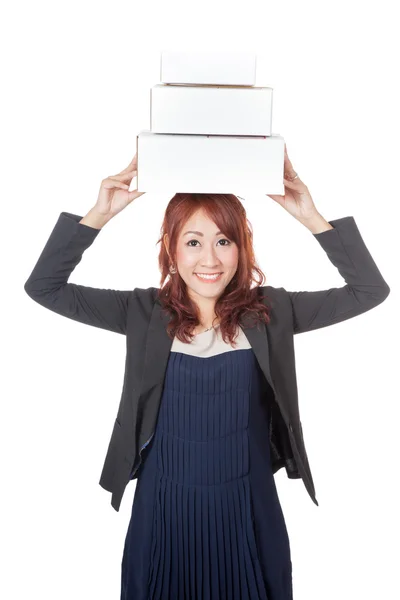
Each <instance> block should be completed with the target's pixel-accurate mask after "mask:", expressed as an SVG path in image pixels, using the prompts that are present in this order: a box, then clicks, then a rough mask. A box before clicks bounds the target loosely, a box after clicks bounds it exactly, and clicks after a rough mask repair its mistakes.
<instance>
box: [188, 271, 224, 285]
mask: <svg viewBox="0 0 400 600" xmlns="http://www.w3.org/2000/svg"><path fill="white" fill-rule="evenodd" d="M195 275H196V277H197V278H198V279H200V280H201V281H204V282H206V283H215V282H216V281H219V280H220V279H221V277H222V275H223V273H217V274H216V275H206V274H204V273H203V274H202V273H195Z"/></svg>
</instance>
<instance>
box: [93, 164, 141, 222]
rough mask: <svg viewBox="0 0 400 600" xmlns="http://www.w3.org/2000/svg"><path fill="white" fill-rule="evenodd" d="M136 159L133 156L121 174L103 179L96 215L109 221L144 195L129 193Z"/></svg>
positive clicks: (135, 168)
mask: <svg viewBox="0 0 400 600" xmlns="http://www.w3.org/2000/svg"><path fill="white" fill-rule="evenodd" d="M136 157H137V155H136V154H135V156H134V157H133V159H132V161H131V162H130V163H129V165H128V166H127V167H126V168H125V169H124V170H123V171H121V173H118V175H110V177H107V178H106V179H103V181H102V182H101V186H100V192H99V196H98V198H97V202H96V205H95V207H94V209H95V211H96V213H98V214H100V215H102V216H104V217H106V218H110V219H111V217H114V216H115V215H116V214H118V213H119V212H121V210H123V209H124V208H126V207H127V206H128V204H130V203H131V202H132V200H135V198H138V197H139V196H142V194H145V193H146V192H138V191H137V190H132V191H130V192H129V187H130V184H131V181H132V179H133V177H135V176H136V174H137V158H136Z"/></svg>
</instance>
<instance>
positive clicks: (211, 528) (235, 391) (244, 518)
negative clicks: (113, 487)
mask: <svg viewBox="0 0 400 600" xmlns="http://www.w3.org/2000/svg"><path fill="white" fill-rule="evenodd" d="M236 342H237V347H236V348H234V347H232V346H231V345H230V344H226V343H225V342H224V341H223V340H222V338H221V337H220V333H219V328H216V329H211V330H210V331H206V332H203V333H200V334H198V335H196V336H195V338H194V341H193V342H192V343H190V344H185V343H183V342H180V340H178V339H177V338H175V339H174V340H173V344H172V347H171V353H170V356H169V360H168V365H167V370H166V375H165V380H164V388H163V393H162V398H161V404H160V410H159V414H158V418H157V425H156V429H155V432H154V435H153V437H152V438H151V441H150V443H149V444H148V446H147V447H146V449H145V451H144V453H142V458H143V462H142V465H141V466H140V471H139V475H138V478H137V483H136V490H135V496H134V501H133V506H132V514H131V518H130V522H129V527H128V531H127V534H126V539H125V545H124V553H123V558H122V565H121V567H122V569H121V600H159V599H160V600H164V599H165V600H167V599H168V600H186V599H187V600H189V599H190V600H225V599H229V600H292V598H293V595H292V563H291V555H290V545H289V538H288V533H287V529H286V525H285V520H284V516H283V513H282V509H281V506H280V502H279V498H278V494H277V490H276V487H275V480H274V476H273V473H272V470H271V464H270V454H269V442H268V403H267V402H266V395H265V393H264V390H265V388H264V387H263V386H264V385H265V383H266V382H265V378H264V375H263V373H262V371H261V369H260V367H259V365H258V361H257V359H256V357H255V355H254V353H253V350H252V348H251V346H250V344H249V342H248V341H247V338H246V337H245V335H244V333H243V331H242V330H241V328H239V336H238V338H236Z"/></svg>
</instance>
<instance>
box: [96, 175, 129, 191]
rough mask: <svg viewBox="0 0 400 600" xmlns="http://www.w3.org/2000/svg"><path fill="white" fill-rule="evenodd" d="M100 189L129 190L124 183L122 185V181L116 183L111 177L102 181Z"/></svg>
mask: <svg viewBox="0 0 400 600" xmlns="http://www.w3.org/2000/svg"><path fill="white" fill-rule="evenodd" d="M102 187H104V188H106V189H107V190H110V189H112V188H114V187H117V188H121V189H122V190H126V189H128V190H129V185H127V184H126V183H122V181H116V180H115V179H112V178H111V177H107V179H103V181H102Z"/></svg>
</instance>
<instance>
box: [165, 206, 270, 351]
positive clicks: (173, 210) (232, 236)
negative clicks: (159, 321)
mask: <svg viewBox="0 0 400 600" xmlns="http://www.w3.org/2000/svg"><path fill="white" fill-rule="evenodd" d="M199 209H203V210H204V212H205V213H206V214H207V216H208V217H209V218H210V219H211V220H212V221H213V222H214V223H215V224H216V225H217V227H218V228H219V229H220V231H222V232H223V233H224V235H226V237H227V238H228V239H229V240H232V241H234V242H235V243H236V245H237V246H238V250H239V257H238V268H237V270H236V273H235V275H234V276H233V278H232V279H231V281H230V282H229V284H228V285H227V286H226V288H225V290H224V292H223V294H222V295H221V296H220V298H218V300H217V301H216V304H215V314H216V315H217V317H218V318H219V320H220V331H221V336H222V339H223V340H224V341H225V342H226V340H227V339H228V340H229V342H230V343H231V344H232V343H233V341H234V338H235V337H236V329H237V325H238V324H239V318H240V317H241V316H242V314H244V313H254V315H255V317H256V320H257V319H258V320H261V321H263V322H265V323H269V321H270V317H269V309H268V308H267V306H266V305H265V304H264V303H263V302H261V300H262V299H264V298H266V297H267V296H262V298H261V297H260V294H259V290H258V288H257V287H254V288H251V284H252V282H255V283H256V284H257V286H261V285H262V284H263V283H264V281H265V275H264V273H263V272H262V271H261V269H260V268H259V267H258V265H257V263H256V259H255V255H254V249H253V230H252V226H251V224H250V222H249V221H248V220H247V217H246V211H245V209H244V207H243V205H242V203H241V202H240V201H239V200H238V198H237V197H236V196H234V195H233V194H175V196H173V198H171V200H170V202H169V203H168V206H167V208H166V211H165V215H164V220H163V223H162V226H161V234H160V238H159V239H158V241H157V244H158V243H161V248H160V253H159V256H158V264H159V268H160V272H161V279H160V286H161V287H160V289H159V290H158V298H159V300H160V303H161V305H162V307H163V310H164V311H166V312H167V313H168V314H170V315H171V316H172V319H171V320H170V322H169V324H168V328H167V333H168V335H169V337H170V338H173V336H174V335H176V336H177V338H178V339H179V340H180V341H182V342H185V343H189V342H190V341H192V339H193V337H194V334H193V333H192V332H193V330H194V328H195V327H196V326H197V325H199V324H200V319H199V315H200V313H199V309H198V307H197V304H195V303H194V302H193V301H192V300H191V298H190V297H189V295H188V293H187V289H186V283H185V282H184V280H183V279H182V277H180V275H179V273H178V272H177V273H175V274H173V275H172V274H171V273H170V271H169V267H170V265H171V262H170V258H169V255H168V252H167V249H166V245H165V243H164V236H165V234H167V235H168V241H169V247H168V250H169V253H170V255H171V257H172V260H173V263H172V264H174V265H176V246H177V241H178V237H179V233H180V231H181V228H182V227H183V226H184V224H185V223H186V221H187V220H188V219H189V218H190V217H191V215H192V214H193V213H194V212H196V211H197V210H199ZM168 275H169V277H170V279H169V281H168V282H167V283H166V284H165V285H164V287H162V285H163V283H164V281H165V279H166V278H167V276H168Z"/></svg>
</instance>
